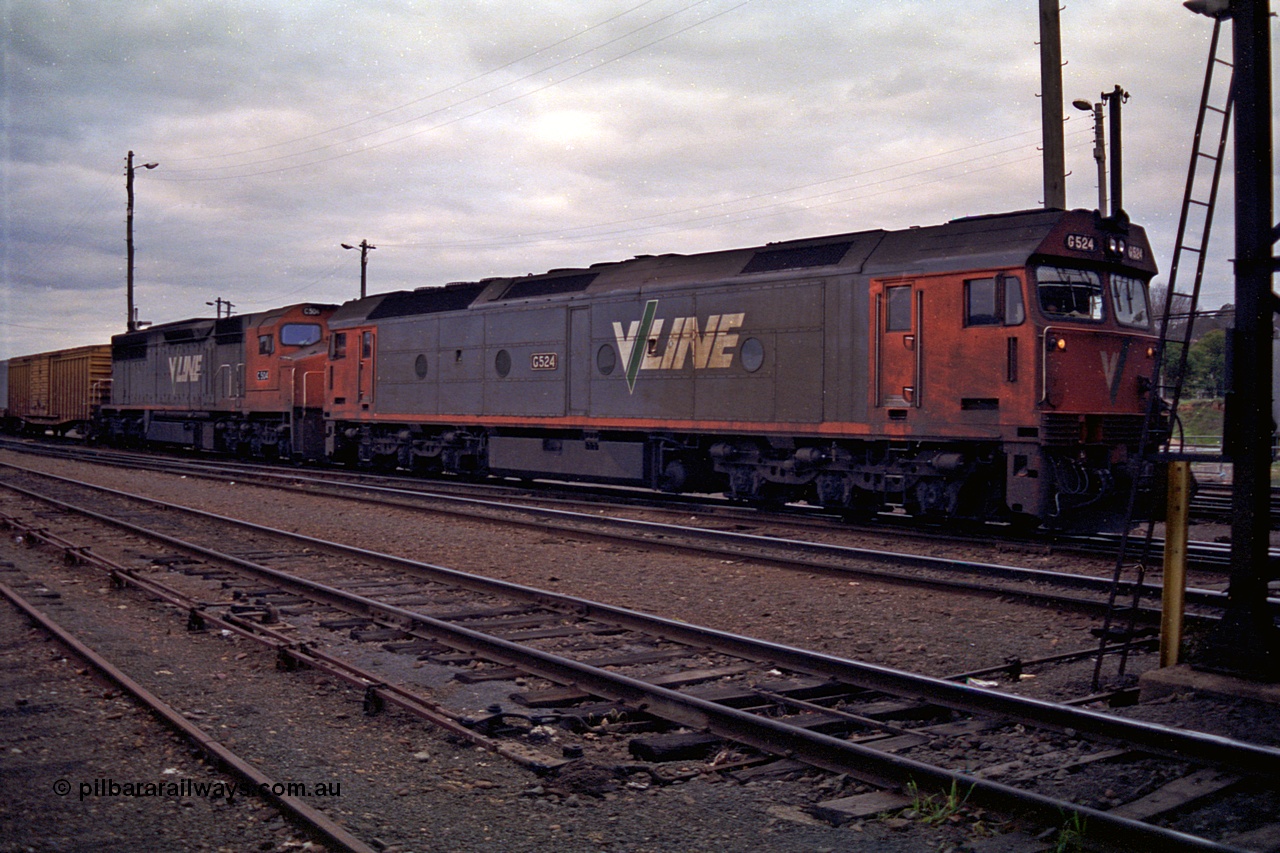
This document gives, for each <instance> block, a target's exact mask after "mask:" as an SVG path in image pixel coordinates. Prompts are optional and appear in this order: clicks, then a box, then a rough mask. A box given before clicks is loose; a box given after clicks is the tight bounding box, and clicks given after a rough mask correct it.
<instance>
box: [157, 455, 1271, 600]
mask: <svg viewBox="0 0 1280 853" xmlns="http://www.w3.org/2000/svg"><path fill="white" fill-rule="evenodd" d="M148 461H149V462H150V464H151V465H152V466H153V468H152V470H159V471H163V472H165V473H181V474H183V475H195V476H206V477H214V478H223V479H228V480H231V481H234V482H244V481H245V480H246V478H248V479H249V481H251V482H253V483H255V484H260V485H266V486H269V487H270V488H274V489H283V490H286V491H294V492H303V493H305V494H308V495H313V496H314V495H317V494H323V495H334V496H338V497H341V498H343V499H346V500H359V501H365V502H371V503H373V504H375V505H379V506H388V507H396V508H409V509H413V510H418V511H427V512H431V513H445V514H450V515H459V516H463V517H466V518H469V519H483V520H488V521H494V522H498V523H500V524H504V525H516V526H522V527H525V528H528V529H534V530H538V531H550V530H555V531H559V532H562V533H566V534H574V535H587V536H591V537H594V538H609V539H613V540H618V541H624V542H627V543H632V544H639V545H642V546H643V547H663V548H666V549H673V550H684V551H689V552H696V553H700V554H711V555H715V556H719V557H723V558H728V559H732V560H735V561H736V560H752V561H760V562H765V563H769V564H771V565H776V566H783V567H787V568H792V569H799V570H803V571H806V572H809V571H815V570H817V571H823V572H831V573H839V574H843V575H847V576H850V577H858V578H873V579H876V580H881V581H891V582H900V583H907V584H912V585H916V586H924V587H930V588H935V589H943V590H951V591H960V592H972V593H984V594H994V595H1002V596H1004V595H1007V596H1014V597H1018V598H1020V599H1023V600H1028V601H1036V602H1040V603H1045V604H1050V605H1054V606H1060V607H1071V608H1075V609H1079V610H1083V611H1087V612H1094V613H1101V612H1103V611H1104V609H1105V606H1106V601H1107V596H1108V594H1109V590H1110V580H1109V578H1108V577H1106V576H1105V575H1104V574H1103V572H1104V571H1105V570H1106V569H1105V567H1104V568H1102V569H1100V570H1099V573H1098V574H1097V575H1091V574H1078V573H1071V572H1061V571H1049V570H1044V569H1035V568H1027V567H1021V566H1015V565H1008V564H995V563H991V562H985V561H976V560H971V559H959V558H949V557H945V556H932V555H927V554H921V553H908V552H900V551H887V550H883V549H872V548H864V547H851V546H846V545H840V544H832V543H823V542H817V541H810V540H797V539H788V538H783V537H782V536H779V535H777V534H770V533H749V532H743V531H740V530H736V529H729V530H725V529H721V526H715V527H705V526H690V525H686V524H670V523H662V522H655V521H650V520H647V519H636V518H626V517H615V516H605V515H602V514H601V512H600V509H599V508H598V507H597V508H596V509H595V511H594V512H580V511H575V510H570V509H560V508H551V507H547V506H545V505H544V504H543V503H542V502H540V501H539V502H536V503H534V504H522V503H512V502H511V500H510V498H509V497H503V498H499V499H482V498H477V497H474V496H472V495H471V494H470V493H469V492H464V493H462V494H454V493H449V492H441V491H438V490H436V489H434V488H431V487H429V486H424V485H422V484H420V483H417V482H415V481H412V480H392V481H390V484H387V483H388V481H387V480H385V479H374V480H372V481H370V479H369V478H367V477H364V476H357V478H356V479H355V480H354V481H349V480H348V479H347V478H345V477H343V478H340V480H339V481H338V482H334V481H333V480H331V479H329V478H328V477H327V476H326V477H315V476H311V475H309V474H301V473H282V472H280V471H278V470H277V469H275V468H271V467H268V468H266V469H265V470H264V469H262V468H261V467H259V466H250V467H248V468H244V469H232V470H230V471H229V470H227V469H226V468H225V467H224V466H221V465H218V466H214V467H213V469H212V471H210V470H209V469H208V468H207V467H205V466H202V465H199V464H195V463H187V462H177V463H169V462H164V461H161V462H156V461H154V460H149V459H148ZM378 483H383V484H384V485H378ZM648 514H649V513H647V512H646V515H648ZM713 523H714V522H713ZM734 526H735V527H736V526H737V525H734ZM1120 594H1121V595H1123V596H1125V597H1126V598H1129V597H1132V595H1133V585H1132V584H1131V583H1129V582H1125V583H1124V584H1122V586H1121V590H1120ZM1160 596H1161V588H1160V586H1159V584H1158V583H1153V582H1146V583H1144V584H1143V585H1142V587H1141V595H1140V596H1139V611H1140V612H1139V614H1138V618H1139V620H1140V621H1146V622H1147V623H1148V624H1154V623H1156V622H1157V621H1158V619H1159V609H1160V604H1159V600H1160ZM1186 601H1187V604H1188V618H1190V619H1193V620H1201V619H1210V620H1211V619H1215V618H1217V615H1218V614H1219V613H1220V612H1221V610H1222V609H1223V607H1225V604H1226V593H1225V592H1224V591H1222V590H1221V589H1213V588H1199V587H1195V586H1193V587H1191V588H1190V589H1188V590H1187V596H1186ZM1272 607H1273V608H1274V610H1275V612H1276V613H1277V614H1278V615H1280V600H1275V601H1273V602H1272Z"/></svg>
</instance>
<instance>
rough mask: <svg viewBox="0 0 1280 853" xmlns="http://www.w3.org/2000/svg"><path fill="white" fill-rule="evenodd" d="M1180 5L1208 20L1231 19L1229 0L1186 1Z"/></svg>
mask: <svg viewBox="0 0 1280 853" xmlns="http://www.w3.org/2000/svg"><path fill="white" fill-rule="evenodd" d="M1182 5H1183V6H1186V7H1187V8H1188V9H1190V10H1191V11H1192V12H1195V13H1196V14H1197V15H1204V16H1205V17H1208V18H1217V19H1218V20H1226V19H1227V18H1230V17H1231V0H1187V1H1186V2H1185V3H1183V4H1182Z"/></svg>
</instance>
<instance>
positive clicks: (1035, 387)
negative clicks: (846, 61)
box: [323, 210, 1156, 520]
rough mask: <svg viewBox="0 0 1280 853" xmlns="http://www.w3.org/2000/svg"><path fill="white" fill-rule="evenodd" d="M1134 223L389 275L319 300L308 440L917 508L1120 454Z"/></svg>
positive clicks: (1144, 313)
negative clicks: (464, 275) (451, 275)
mask: <svg viewBox="0 0 1280 853" xmlns="http://www.w3.org/2000/svg"><path fill="white" fill-rule="evenodd" d="M1155 272H1156V267H1155V264H1154V261H1153V258H1152V256H1151V251H1150V247H1149V246H1148V243H1147V239H1146V235H1145V233H1144V231H1143V230H1142V229H1141V228H1139V227H1137V226H1134V225H1131V224H1129V223H1128V222H1127V221H1124V220H1117V219H1106V218H1103V217H1101V216H1100V215H1098V214H1097V213H1095V212H1093V211H1083V210H1077V211H1045V210H1036V211H1027V212H1020V213H1011V214H1006V215H995V216H981V217H974V218H968V219H961V220H957V221H953V222H949V223H947V224H944V225H940V226H936V227H927V228H911V229H907V230H901V231H883V230H877V231H864V232H857V233H850V234H841V235H835V236H828V237H821V238H815V239H807V240H797V241H791V242H783V243H774V244H769V245H765V246H758V247H751V248H744V249H735V250H730V251H722V252H710V253H706V254H696V255H660V256H646V257H638V258H634V259H632V260H628V261H622V262H617V263H605V264H597V265H594V266H591V267H588V268H584V269H564V270H553V271H551V272H548V273H545V274H541V275H531V276H524V277H519V278H497V279H489V280H485V281H479V282H473V283H460V284H453V285H449V286H446V287H443V288H428V289H422V290H415V291H407V292H397V293H386V294H380V295H376V296H371V297H369V298H367V299H362V300H357V301H354V302H349V303H346V304H345V305H343V306H342V307H340V308H339V309H338V310H337V311H335V312H334V313H333V315H332V316H331V317H330V318H329V329H330V337H329V340H330V349H329V362H328V374H327V376H326V379H325V382H326V398H325V413H324V418H325V424H326V430H327V434H326V442H325V448H324V451H323V453H324V455H326V456H329V457H332V458H335V459H341V460H346V461H349V462H363V463H374V464H379V463H380V464H384V465H387V466H397V467H403V468H414V469H418V470H422V471H427V472H444V473H451V474H462V475H490V474H491V475H497V476H508V477H523V478H534V477H554V478H561V479H570V480H588V481H601V482H610V483H625V484H632V485H640V486H648V487H651V488H655V489H662V490H666V491H673V492H682V491H699V492H701V491H710V492H724V493H726V494H728V495H730V496H733V497H735V498H740V499H744V500H749V501H790V500H800V499H803V500H808V501H810V502H813V503H816V504H820V505H823V506H826V507H835V508H839V509H841V510H846V511H850V512H858V511H870V510H876V509H879V508H882V507H884V506H886V505H888V506H902V507H904V508H905V509H906V510H907V511H908V512H910V513H913V514H916V515H922V516H935V517H948V518H954V517H969V518H999V517H1017V516H1032V517H1035V518H1037V519H1042V520H1044V519H1050V518H1057V517H1062V516H1065V515H1070V514H1072V513H1073V512H1078V511H1079V510H1081V509H1083V508H1084V507H1086V506H1092V505H1095V504H1097V503H1098V502H1099V501H1102V500H1105V499H1106V498H1108V497H1109V496H1111V495H1113V494H1115V492H1116V491H1117V484H1118V483H1119V482H1122V481H1124V479H1125V477H1126V476H1127V474H1128V469H1129V467H1130V464H1129V463H1130V461H1131V457H1132V455H1133V452H1134V450H1135V449H1136V447H1137V445H1138V442H1139V439H1140V434H1141V430H1142V423H1143V413H1144V412H1145V409H1146V406H1147V402H1148V399H1147V398H1148V395H1149V394H1151V393H1152V389H1151V386H1150V376H1151V372H1152V367H1153V357H1154V354H1155V345H1156V339H1155V337H1154V336H1153V334H1152V331H1151V323H1152V320H1151V312H1150V307H1149V302H1148V293H1147V285H1148V282H1149V280H1150V278H1151V277H1152V276H1153V275H1154V274H1155Z"/></svg>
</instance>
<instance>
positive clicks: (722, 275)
mask: <svg viewBox="0 0 1280 853" xmlns="http://www.w3.org/2000/svg"><path fill="white" fill-rule="evenodd" d="M1100 221H1101V220H1100V218H1099V215H1098V214H1097V212H1096V211H1091V210H1074V211H1064V210H1044V209H1034V210H1024V211H1016V212H1013V213H1002V214H992V215H986V216H974V217H967V218H963V219H956V220H952V221H951V222H947V223H944V224H942V225H933V226H927V227H912V228H907V229H901V230H897V231H885V230H879V229H877V230H872V231H856V232H850V233H846V234H833V235H828V236H825V237H812V238H808V239H803V240H788V241H784V242H779V243H768V244H766V245H763V246H753V247H746V248H740V249H729V250H724V251H717V252H705V253H699V254H695V255H677V254H670V255H641V256H638V257H635V258H631V259H630V260H626V261H615V262H609V263H600V264H594V265H592V266H591V267H588V268H574V269H557V270H551V271H549V272H545V273H540V274H537V275H528V276H523V277H517V278H491V279H484V280H482V281H478V282H460V283H454V284H449V285H446V286H445V287H424V288H419V289H417V290H413V291H396V292H391V293H383V294H377V295H375V296H370V297H368V298H366V299H363V300H354V301H351V302H348V303H346V304H344V305H343V306H342V307H341V308H339V309H338V311H337V312H336V313H335V314H334V315H333V317H331V318H330V321H329V324H330V327H331V328H343V327H347V326H351V325H357V324H360V323H362V322H364V321H366V320H378V319H386V318H390V317H401V316H416V315H421V314H432V313H436V312H440V311H452V310H459V309H462V308H467V307H476V306H480V305H486V304H494V303H509V302H522V301H527V300H534V299H538V300H541V299H546V298H549V297H555V296H564V297H568V298H574V297H575V296H599V295H601V294H605V293H610V292H614V291H617V292H626V291H639V290H653V289H658V288H666V287H680V286H687V285H690V284H704V285H706V286H732V285H733V284H738V283H742V284H746V283H749V282H751V281H753V280H760V279H761V278H765V277H768V278H774V277H777V276H779V275H785V276H788V277H791V276H803V275H806V274H821V275H832V274H858V275H870V276H876V277H888V276H900V275H921V274H927V273H931V272H943V271H948V270H955V271H963V270H969V269H983V268H989V267H1000V266H1009V267H1012V266H1019V265H1022V264H1025V263H1026V262H1027V261H1028V260H1029V259H1030V258H1031V257H1032V256H1033V255H1035V254H1036V253H1037V251H1040V250H1041V249H1042V246H1044V245H1045V242H1046V239H1047V238H1048V237H1049V236H1050V235H1051V234H1052V233H1053V232H1054V231H1055V229H1058V230H1062V229H1063V228H1064V227H1067V226H1070V227H1071V228H1072V229H1076V230H1080V231H1087V232H1092V231H1094V230H1096V229H1097V228H1098V227H1099V226H1098V223H1099V222H1100ZM1132 230H1133V231H1134V232H1135V236H1141V239H1142V240H1143V242H1145V235H1143V233H1142V229H1140V228H1134V229H1132ZM1148 254H1149V253H1148ZM1151 269H1152V271H1154V267H1152V268H1151Z"/></svg>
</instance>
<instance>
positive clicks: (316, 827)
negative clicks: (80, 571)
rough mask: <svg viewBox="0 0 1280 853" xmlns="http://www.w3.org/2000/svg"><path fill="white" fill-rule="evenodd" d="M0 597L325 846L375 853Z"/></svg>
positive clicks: (30, 611) (13, 599)
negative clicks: (276, 790)
mask: <svg viewBox="0 0 1280 853" xmlns="http://www.w3.org/2000/svg"><path fill="white" fill-rule="evenodd" d="M0 595H2V596H3V597H4V598H6V599H8V601H9V602H10V603H11V604H12V605H13V606H14V607H16V608H17V609H18V610H20V611H22V612H23V613H25V614H26V616H27V618H29V619H31V620H32V621H33V622H35V623H36V624H37V625H39V626H40V628H41V629H42V630H44V631H45V632H47V633H49V634H51V635H52V636H54V637H55V638H57V640H58V642H59V643H61V644H62V645H63V646H65V647H66V648H67V649H69V650H70V651H71V653H72V654H74V655H75V656H76V657H78V658H80V659H81V660H83V661H85V662H86V663H88V664H89V665H90V666H92V667H93V668H94V669H97V670H98V671H99V672H101V673H102V674H103V675H105V676H106V677H107V678H109V679H111V680H112V681H113V682H115V683H116V684H117V685H119V686H120V687H121V689H123V690H125V691H126V692H128V693H129V694H130V695H132V696H133V697H134V698H136V699H137V700H138V701H140V702H142V703H143V704H144V705H146V706H147V707H148V708H150V709H151V711H152V712H153V713H154V714H155V715H156V716H158V717H159V718H160V720H161V721H162V722H164V723H165V724H166V725H168V726H169V727H170V728H173V729H175V730H176V731H177V732H178V733H179V734H181V735H182V736H183V737H185V738H186V739H187V740H189V741H191V742H192V743H193V744H195V746H196V747H197V748H198V749H199V750H200V751H201V753H202V754H203V755H205V756H206V757H208V758H209V759H211V760H213V761H214V762H216V763H217V764H218V766H220V767H221V768H223V769H224V770H228V771H230V772H232V773H235V774H236V775H237V776H239V777H240V778H242V779H244V780H245V781H247V782H248V783H249V784H250V785H252V786H253V787H254V788H255V789H256V790H258V791H259V792H260V793H262V794H264V795H266V796H268V797H270V798H271V799H272V800H273V801H275V803H276V804H277V805H278V806H279V807H280V808H281V809H283V810H284V811H287V812H289V813H290V814H292V815H293V816H294V817H295V818H297V819H298V820H300V821H302V822H303V823H304V824H305V825H306V828H307V829H308V830H309V831H310V832H311V833H312V834H316V835H319V836H320V837H321V838H323V839H324V840H327V841H329V842H331V843H333V844H336V845H338V846H339V847H341V848H342V849H344V850H350V851H352V853H376V851H377V849H378V848H375V847H371V846H370V845H368V844H366V843H365V842H363V841H361V840H360V839H359V838H356V837H355V836H354V835H352V834H351V833H350V832H348V831H347V830H346V829H343V828H342V827H341V826H339V825H338V824H337V823H335V822H334V821H333V820H332V819H331V818H330V817H329V816H328V815H326V814H324V812H321V811H319V810H318V809H316V808H313V807H312V806H309V805H307V804H306V803H305V802H303V801H302V800H300V799H298V798H297V797H294V796H291V795H288V794H276V793H275V792H274V787H273V786H274V785H275V784H276V783H275V780H273V779H272V778H271V777H270V776H268V775H267V774H265V773H263V772H262V771H261V770H259V769H258V768H257V767H256V766H254V765H253V764H251V763H249V762H248V761H246V760H244V759H243V758H241V757H240V756H238V755H236V754H235V753H234V752H232V751H231V750H230V749H228V748H227V747H226V746H224V745H223V744H222V743H220V742H219V741H217V740H214V739H213V738H212V737H211V736H210V735H209V734H208V733H206V732H205V731H204V730H203V729H201V728H200V727H199V726H197V725H195V724H193V723H192V722H190V721H189V720H187V719H186V718H185V717H184V716H182V714H181V713H180V712H179V711H177V710H176V709H175V708H173V706H171V705H169V704H168V703H166V702H165V701H164V700H162V699H161V698H160V697H159V696H157V695H155V694H154V693H152V692H151V691H150V690H148V689H147V688H146V687H143V686H142V685H141V684H139V683H138V682H137V681H134V680H133V678H131V677H130V676H129V675H127V674H126V673H125V672H124V671H123V670H121V669H120V668H119V667H117V666H115V665H114V664H112V663H111V662H110V661H108V660H107V659H106V658H104V657H103V656H102V655H100V654H98V653H97V652H96V651H94V650H93V649H92V648H90V647H89V646H88V645H86V644H85V643H83V642H82V641H81V640H79V639H78V638H77V637H75V636H74V635H73V634H71V633H70V632H69V631H67V630H66V629H65V628H63V627H62V626H61V625H59V624H58V623H56V622H54V621H53V620H52V619H50V618H49V617H48V616H46V615H45V614H44V613H43V612H42V611H40V610H39V609H38V608H36V607H35V606H34V605H32V604H31V603H30V602H28V601H27V600H26V599H25V598H23V597H22V596H21V595H19V594H18V593H17V592H16V591H14V590H13V589H12V588H10V587H9V586H8V585H7V584H4V583H0Z"/></svg>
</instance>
